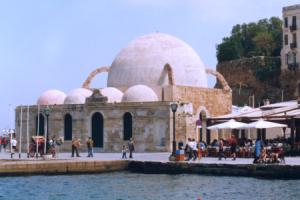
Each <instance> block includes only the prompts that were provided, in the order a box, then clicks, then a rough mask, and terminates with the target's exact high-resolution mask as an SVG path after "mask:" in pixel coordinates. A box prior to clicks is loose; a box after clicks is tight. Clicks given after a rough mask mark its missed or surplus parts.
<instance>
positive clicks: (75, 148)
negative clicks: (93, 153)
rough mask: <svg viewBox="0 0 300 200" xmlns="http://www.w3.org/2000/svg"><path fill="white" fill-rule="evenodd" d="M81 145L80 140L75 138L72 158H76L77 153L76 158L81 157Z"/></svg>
mask: <svg viewBox="0 0 300 200" xmlns="http://www.w3.org/2000/svg"><path fill="white" fill-rule="evenodd" d="M80 145H81V144H80V140H79V139H77V138H76V137H74V139H73V140H72V157H74V152H76V157H80V155H79V152H78V149H79V147H80Z"/></svg>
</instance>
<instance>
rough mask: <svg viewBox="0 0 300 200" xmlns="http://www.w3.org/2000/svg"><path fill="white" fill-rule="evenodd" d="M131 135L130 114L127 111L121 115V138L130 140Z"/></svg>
mask: <svg viewBox="0 0 300 200" xmlns="http://www.w3.org/2000/svg"><path fill="white" fill-rule="evenodd" d="M131 137H132V116H131V114H130V113H129V112H127V113H125V114H124V116H123V139H124V140H130V138H131Z"/></svg>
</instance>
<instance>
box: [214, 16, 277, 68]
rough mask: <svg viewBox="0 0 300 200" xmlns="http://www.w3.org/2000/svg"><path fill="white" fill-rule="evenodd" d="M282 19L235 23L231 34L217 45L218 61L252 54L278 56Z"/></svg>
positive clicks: (274, 18) (273, 18)
mask: <svg viewBox="0 0 300 200" xmlns="http://www.w3.org/2000/svg"><path fill="white" fill-rule="evenodd" d="M281 26H282V21H281V20H280V19H279V18H277V17H272V18H270V19H261V20H259V21H258V22H256V23H255V22H251V23H248V24H246V23H244V24H237V25H235V26H233V27H232V30H231V36H230V37H225V38H223V41H222V43H221V44H219V45H217V47H216V48H217V58H218V61H219V62H222V61H228V60H233V59H238V58H243V57H252V56H279V55H280V50H281V47H282V28H281Z"/></svg>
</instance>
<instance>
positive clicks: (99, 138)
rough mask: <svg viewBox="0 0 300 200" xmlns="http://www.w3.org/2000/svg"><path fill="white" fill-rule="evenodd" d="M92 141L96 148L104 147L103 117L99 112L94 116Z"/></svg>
mask: <svg viewBox="0 0 300 200" xmlns="http://www.w3.org/2000/svg"><path fill="white" fill-rule="evenodd" d="M92 139H93V141H94V147H100V148H102V147H103V116H102V114H101V113H99V112H96V113H94V114H93V116H92Z"/></svg>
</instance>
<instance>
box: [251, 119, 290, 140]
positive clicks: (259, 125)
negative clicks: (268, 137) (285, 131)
mask: <svg viewBox="0 0 300 200" xmlns="http://www.w3.org/2000/svg"><path fill="white" fill-rule="evenodd" d="M247 127H248V128H255V129H268V128H285V127H287V125H285V124H279V123H274V122H269V121H265V120H263V119H259V120H258V121H256V122H252V123H250V124H248V125H247ZM261 137H262V135H261Z"/></svg>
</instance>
